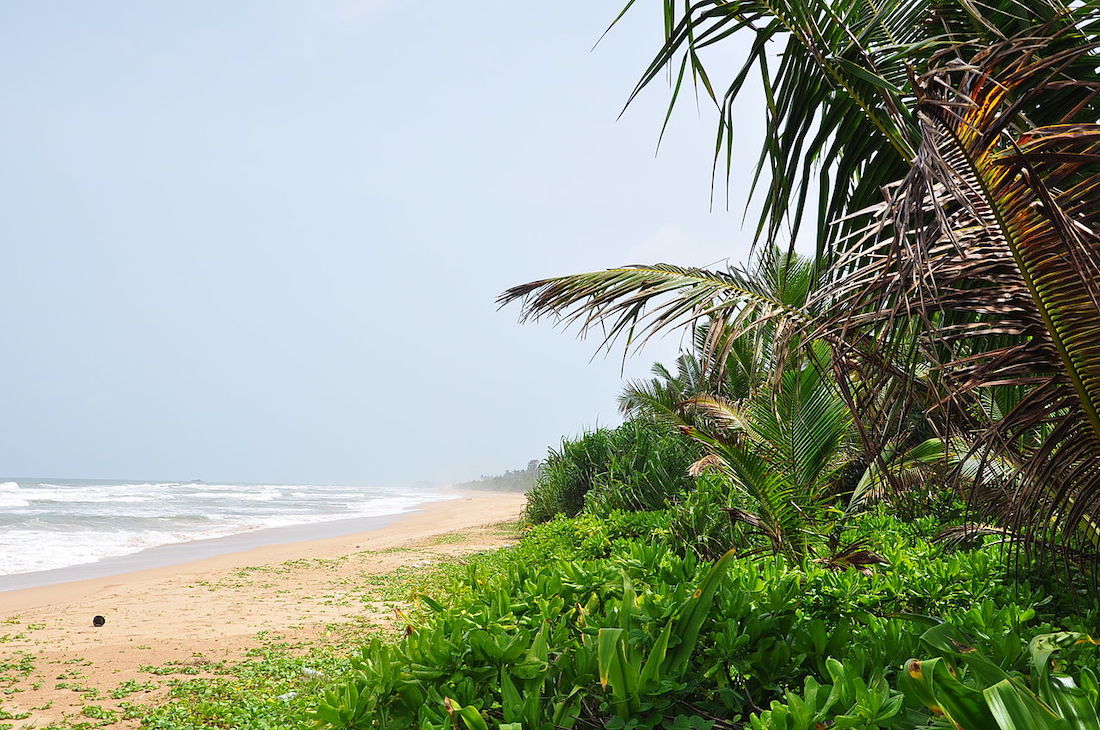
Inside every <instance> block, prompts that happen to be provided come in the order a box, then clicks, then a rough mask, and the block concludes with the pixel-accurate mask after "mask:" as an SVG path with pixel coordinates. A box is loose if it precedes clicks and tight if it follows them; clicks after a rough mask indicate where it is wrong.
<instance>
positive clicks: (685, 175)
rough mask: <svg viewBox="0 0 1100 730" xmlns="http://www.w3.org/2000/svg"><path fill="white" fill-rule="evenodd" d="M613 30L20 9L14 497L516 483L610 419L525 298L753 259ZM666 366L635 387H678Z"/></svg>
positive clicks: (538, 22)
mask: <svg viewBox="0 0 1100 730" xmlns="http://www.w3.org/2000/svg"><path fill="white" fill-rule="evenodd" d="M621 2H622V0H613V1H605V0H563V1H562V2H556V3H515V2H502V1H499V0H494V1H483V2H479V3H472V4H471V3H450V2H441V1H434V2H433V1H430V2H425V3H408V2H397V1H396V0H394V1H393V2H389V1H387V0H314V1H310V0H254V1H248V0H234V1H233V2H221V1H219V2H214V1H212V0H202V1H200V0H188V1H187V2H176V3H168V2H147V1H143V0H135V1H132V2H123V1H121V0H112V1H110V2H107V1H104V0H79V1H78V0H68V1H67V2H61V1H59V0H58V1H49V2H47V1H39V0H0V95H2V99H3V109H4V113H3V114H2V115H0V135H2V137H3V144H2V145H0V155H2V158H0V200H2V203H0V205H2V209H0V236H2V240H3V245H2V249H0V250H2V256H3V258H2V263H0V266H2V275H3V278H4V280H3V285H2V286H0V332H2V335H3V342H4V348H3V353H2V358H0V376H2V384H3V386H2V388H0V424H2V425H0V429H2V431H0V474H6V475H14V476H58V477H62V476H67V477H104V478H157V479H204V480H207V481H277V482H317V483H320V482H324V483H368V484H380V483H387V482H410V481H416V480H447V479H462V478H468V477H472V476H477V475H479V474H482V473H493V472H499V471H502V470H504V469H508V468H514V467H517V466H522V465H524V464H525V463H526V462H527V460H528V459H531V458H536V457H540V456H542V455H543V454H545V451H546V447H547V446H548V445H551V444H555V443H557V442H558V441H559V440H560V438H561V436H562V435H566V434H576V433H578V432H580V431H581V430H582V429H583V428H584V427H586V426H592V425H594V424H596V423H601V424H614V423H617V422H618V420H619V417H618V414H617V411H616V403H615V399H616V395H617V393H618V391H619V389H620V385H621V382H622V374H621V372H620V365H621V362H620V359H619V358H618V357H615V356H613V357H609V358H604V357H600V358H598V359H596V360H595V361H591V360H590V358H591V356H592V354H593V347H594V343H593V342H592V341H588V342H583V341H577V340H576V339H575V337H574V335H573V334H572V333H571V332H567V333H562V332H561V331H560V330H557V329H555V328H554V327H553V326H552V325H551V324H549V323H542V324H539V325H523V326H521V325H519V324H517V322H516V318H517V314H518V309H517V308H514V307H513V308H510V309H506V310H503V311H497V309H496V306H495V304H494V298H495V297H496V295H497V294H498V293H499V292H500V291H502V290H503V289H505V288H506V287H508V286H510V285H513V284H517V283H521V282H524V281H529V280H531V279H535V278H541V277H544V276H548V275H554V274H565V273H573V272H578V271H588V270H593V269H600V268H607V267H609V266H615V265H620V264H626V263H651V262H654V261H673V262H677V263H686V264H708V263H711V262H713V261H716V260H718V259H722V258H724V257H730V258H731V259H732V260H734V261H739V260H741V259H743V258H744V257H745V255H746V253H747V251H748V234H747V233H745V232H742V231H741V226H740V221H741V207H740V205H741V201H742V200H743V198H744V195H745V188H744V182H745V180H744V176H745V175H747V174H748V170H749V169H750V168H751V162H752V161H753V157H754V153H755V149H756V143H755V139H756V134H755V133H754V130H758V129H759V125H760V121H761V116H762V113H761V110H760V109H759V105H758V104H753V105H747V106H748V107H751V108H744V109H739V110H738V112H737V113H738V120H737V121H738V129H739V132H740V134H741V135H742V136H743V137H744V138H745V139H746V140H747V141H746V142H745V144H744V149H745V153H746V154H745V155H744V159H743V160H740V161H739V163H738V169H739V172H738V173H737V174H736V175H735V178H736V180H735V184H734V186H733V188H732V191H731V199H732V200H733V201H734V203H733V204H732V205H731V207H730V210H729V211H727V210H726V209H725V206H724V204H719V205H715V206H714V209H713V212H712V211H711V207H710V203H709V189H710V178H709V170H710V163H711V155H712V151H713V131H714V116H713V113H712V112H711V111H710V109H709V108H707V107H705V106H704V107H703V109H702V111H701V112H700V113H696V112H695V110H694V109H693V108H691V107H689V106H684V108H683V109H682V110H681V112H680V113H679V114H678V115H677V116H676V117H675V118H674V122H673V124H672V126H671V128H670V131H669V133H668V135H667V136H666V139H665V143H664V145H663V146H662V149H661V153H660V155H659V156H657V157H654V154H653V153H654V146H655V143H656V140H657V134H658V131H659V129H660V123H661V118H662V115H663V110H664V104H665V102H666V100H667V96H666V89H665V87H660V88H654V89H653V90H651V91H650V92H649V93H648V94H646V95H645V97H644V98H643V99H642V100H641V102H639V103H638V104H637V105H636V106H633V107H632V108H631V109H630V110H629V111H628V112H627V114H626V115H625V116H624V117H623V118H622V119H621V120H618V121H617V120H616V117H617V115H618V112H619V110H620V108H621V106H622V103H623V102H624V101H625V98H626V96H627V93H628V92H629V90H630V89H631V87H632V86H633V84H634V82H635V81H636V80H637V77H638V76H639V74H640V73H641V71H642V70H643V69H644V67H645V65H646V64H647V62H648V61H649V60H650V58H651V57H652V55H653V53H654V52H655V50H656V49H657V47H658V45H659V41H660V36H661V13H660V6H659V3H657V2H654V1H651V2H648V3H637V5H636V9H634V10H632V11H631V13H630V15H628V17H627V19H626V21H625V22H624V23H623V25H622V26H621V27H620V28H618V29H616V30H613V31H612V33H611V34H610V35H609V36H608V37H607V38H606V39H605V41H604V42H603V43H602V44H601V45H600V46H599V47H598V48H597V49H596V50H595V51H590V49H591V47H592V45H593V43H594V41H595V40H596V39H597V38H598V37H599V34H600V33H601V32H602V30H603V28H604V27H605V26H606V25H607V23H608V22H609V21H610V20H611V19H612V18H613V17H614V16H615V14H616V13H617V12H618V10H619V9H620V6H621ZM677 344H678V343H677V341H676V339H675V338H670V339H668V340H666V341H664V342H661V343H659V344H658V345H657V346H655V347H653V348H651V349H649V350H647V351H645V352H643V353H642V355H640V356H638V357H634V358H632V359H630V360H628V362H627V365H626V375H627V376H628V377H629V376H636V375H641V374H644V373H645V372H646V371H647V370H648V368H649V365H650V362H651V361H652V360H653V359H659V358H666V359H667V358H668V357H669V356H670V355H671V354H672V353H673V352H674V351H675V348H676V345H677Z"/></svg>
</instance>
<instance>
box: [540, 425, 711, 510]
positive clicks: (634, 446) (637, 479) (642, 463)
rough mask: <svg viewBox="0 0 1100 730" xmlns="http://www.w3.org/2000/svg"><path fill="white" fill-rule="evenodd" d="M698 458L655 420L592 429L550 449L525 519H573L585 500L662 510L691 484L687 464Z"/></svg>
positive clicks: (613, 506) (695, 451) (611, 506)
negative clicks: (613, 427)
mask: <svg viewBox="0 0 1100 730" xmlns="http://www.w3.org/2000/svg"><path fill="white" fill-rule="evenodd" d="M697 458H698V449H696V448H694V447H693V446H692V445H691V443H689V442H687V441H685V440H684V439H683V438H681V437H680V436H679V435H678V434H677V433H676V432H675V431H674V430H673V429H671V428H670V427H669V426H667V425H664V424H662V423H660V422H658V421H655V420H648V419H641V418H639V419H633V420H630V421H627V422H626V423H624V424H623V425H622V426H619V427H618V428H615V429H608V428H601V429H598V430H596V431H591V432H589V433H586V434H584V435H583V436H582V437H580V438H579V439H576V440H574V441H570V440H565V441H562V445H561V449H560V450H552V451H551V452H550V455H549V456H548V457H547V458H546V461H545V462H544V463H543V467H542V470H541V472H540V473H539V478H538V481H537V482H536V483H535V487H534V489H532V490H531V491H530V492H529V493H528V495H527V509H526V513H525V517H526V519H527V520H529V521H530V522H545V521H546V520H549V519H551V518H553V517H555V516H556V515H559V514H561V515H566V516H570V517H572V516H574V515H577V514H579V513H580V512H581V510H582V509H583V508H584V506H585V504H586V503H588V504H590V505H599V509H600V510H608V509H616V508H618V509H658V508H660V507H663V506H664V505H665V504H667V502H668V500H669V499H670V498H671V497H672V496H674V495H676V494H677V493H679V492H680V491H682V490H683V489H685V488H687V487H688V486H690V484H691V480H690V478H689V477H688V473H687V472H688V467H690V466H691V464H692V463H693V462H694V461H695V460H696V459H697Z"/></svg>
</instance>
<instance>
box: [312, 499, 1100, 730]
mask: <svg viewBox="0 0 1100 730" xmlns="http://www.w3.org/2000/svg"><path fill="white" fill-rule="evenodd" d="M663 520H667V515H665V514H663V513H652V514H649V515H646V516H645V517H644V518H639V517H637V516H631V515H628V514H625V513H612V514H610V515H609V516H608V517H607V518H598V517H596V516H593V515H584V516H582V517H580V518H578V519H557V520H553V521H552V522H550V523H548V524H545V525H541V526H538V527H535V528H532V529H530V530H529V531H528V534H527V536H526V537H525V538H524V540H523V542H522V543H521V545H520V546H518V547H517V548H515V549H512V550H507V551H501V552H498V553H494V554H492V555H487V556H485V557H484V558H480V559H475V560H474V561H473V562H472V563H471V565H469V566H467V568H466V570H465V572H464V573H463V574H462V575H461V576H456V577H455V578H454V585H453V587H451V588H449V589H447V590H446V591H444V592H443V593H442V594H438V595H437V598H427V597H425V598H424V599H423V602H424V604H425V605H426V606H427V609H428V612H427V613H426V614H423V619H422V620H419V621H416V622H414V623H412V624H411V625H410V626H409V628H408V631H407V634H408V636H407V638H406V639H404V640H403V641H401V642H400V643H398V644H394V645H385V644H381V643H375V644H372V645H370V646H368V647H366V648H365V649H364V650H363V652H362V654H361V656H360V657H359V658H358V659H357V660H356V673H355V674H354V675H353V676H352V677H351V678H350V679H349V680H348V681H347V682H345V683H343V684H337V685H335V686H333V687H332V688H331V690H330V691H328V692H327V693H326V696H325V699H324V700H323V701H322V702H321V703H320V705H319V719H322V720H324V721H325V722H327V723H329V724H330V726H335V727H345V728H381V727H386V728H393V730H400V729H401V728H413V727H415V728H421V729H442V728H447V729H448V730H451V729H453V728H466V729H473V728H483V727H487V728H494V729H501V728H508V729H509V730H515V729H516V728H523V729H524V730H527V729H528V728H530V729H532V730H547V729H549V728H554V727H596V726H599V727H604V726H606V727H617V728H636V729H638V730H641V729H644V728H657V727H678V728H695V729H696V730H702V729H706V728H728V727H731V726H734V727H739V726H744V725H746V724H747V726H749V727H752V728H760V729H764V728H790V729H791V730H795V729H796V728H798V729H801V730H808V729H810V728H813V727H817V726H823V727H849V728H867V729H871V728H895V727H900V728H915V727H924V726H928V723H930V722H932V714H931V712H930V711H929V710H928V709H927V708H924V707H921V706H919V703H914V702H911V701H906V702H902V701H901V700H900V699H899V698H900V697H901V696H902V694H901V692H900V691H899V690H901V689H906V688H905V687H903V686H901V685H903V684H904V682H903V681H902V680H903V677H902V676H901V674H902V671H901V668H902V667H903V666H905V664H906V662H907V660H909V659H911V658H913V657H929V656H937V655H942V654H943V653H942V652H941V651H940V648H942V642H941V644H940V645H937V644H935V643H934V642H932V641H929V639H928V637H929V636H930V634H929V632H928V629H929V627H930V626H932V625H935V624H937V623H938V622H940V621H943V620H946V621H948V622H949V623H950V625H951V626H952V627H953V628H954V629H957V630H958V632H959V633H958V635H959V636H966V637H973V638H968V639H967V641H968V645H969V646H972V647H974V650H975V651H976V652H980V653H981V655H982V656H984V657H987V658H988V659H989V661H990V662H993V663H995V664H996V665H997V666H998V667H999V668H1000V669H1001V670H1003V671H1004V672H1006V673H1009V674H1011V675H1012V676H1017V675H1020V676H1023V675H1024V674H1026V673H1028V672H1029V671H1030V666H1031V661H1030V657H1029V652H1028V642H1027V639H1028V637H1030V636H1032V635H1037V634H1049V633H1050V632H1052V631H1056V630H1062V629H1067V630H1071V631H1080V630H1082V629H1084V628H1086V627H1087V626H1089V625H1094V624H1095V620H1096V618H1097V616H1096V614H1095V612H1091V613H1089V614H1088V615H1085V616H1075V615H1072V614H1069V615H1064V616H1062V617H1059V615H1058V613H1056V612H1055V611H1056V610H1057V611H1062V610H1064V607H1060V606H1058V605H1057V603H1056V602H1055V601H1053V600H1052V597H1051V596H1050V595H1049V594H1048V593H1046V592H1045V591H1043V590H1041V589H1040V588H1038V587H1036V586H1034V585H1031V584H1029V583H1027V582H1020V581H1016V580H1014V578H1013V566H1012V565H1011V563H1010V562H1009V561H1008V560H1006V559H1005V558H1004V556H1002V555H1001V554H1000V553H999V552H998V551H995V550H991V549H989V548H985V549H979V550H974V551H969V552H956V553H949V554H945V553H944V552H943V551H942V550H941V549H940V548H939V547H938V546H937V545H935V544H933V543H930V542H929V541H928V540H926V539H924V538H922V537H921V536H920V533H921V532H924V531H926V530H927V525H916V526H911V525H908V524H905V523H901V522H899V521H897V520H896V519H894V518H892V517H890V516H889V515H887V514H885V513H882V512H879V513H871V514H868V515H864V516H861V517H859V518H857V520H856V521H855V525H854V527H853V529H851V530H849V531H848V532H847V533H845V535H843V537H844V539H849V538H852V539H855V538H859V539H868V540H870V541H871V545H870V547H872V548H873V549H875V550H876V551H878V552H881V553H882V554H883V555H885V556H886V557H887V558H888V559H889V564H888V565H886V566H883V567H881V568H880V569H878V571H876V572H875V573H874V574H872V575H864V574H861V573H859V572H857V571H855V570H833V569H831V568H830V567H828V566H827V565H825V564H823V563H821V562H819V561H817V560H814V559H812V558H810V559H807V560H805V561H803V562H802V563H801V564H798V565H793V564H791V563H789V562H788V561H787V560H785V559H784V558H782V557H772V558H763V559H746V558H740V557H738V556H737V555H736V553H734V554H729V555H727V556H726V557H724V558H722V559H721V560H720V561H719V562H718V563H715V564H711V563H708V562H705V561H701V560H699V559H698V558H697V557H696V555H695V553H694V552H689V553H686V554H684V555H678V554H677V553H676V551H674V550H672V549H670V546H669V545H668V543H667V542H664V541H663V539H662V536H664V535H665V534H666V532H665V530H664V528H663V527H662V526H661V523H662V521H663ZM634 533H638V534H640V535H642V537H641V538H640V539H639V538H637V537H633V536H632V535H633V534H634ZM592 555H595V556H597V557H595V558H592V557H588V556H592ZM719 564H720V565H721V567H720V568H715V567H714V566H715V565H719ZM715 576H717V577H715ZM444 594H445V595H444ZM919 614H924V616H922V615H919ZM937 652H939V654H937ZM948 659H952V660H954V659H953V658H952V657H948ZM1078 659H1079V662H1078V664H1077V667H1076V669H1077V670H1078V671H1080V672H1082V673H1084V672H1085V670H1088V669H1090V668H1091V669H1096V668H1097V667H1098V666H1100V662H1098V661H1097V657H1096V654H1095V653H1094V652H1093V653H1089V652H1083V653H1082V654H1081V655H1080V656H1079V657H1078ZM971 661H972V662H973V660H971ZM1083 676H1090V675H1087V674H1083ZM906 694H909V692H908V690H907V692H906ZM761 708H770V709H767V710H762V709H761ZM718 719H720V721H719V720H718ZM818 723H820V725H818Z"/></svg>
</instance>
